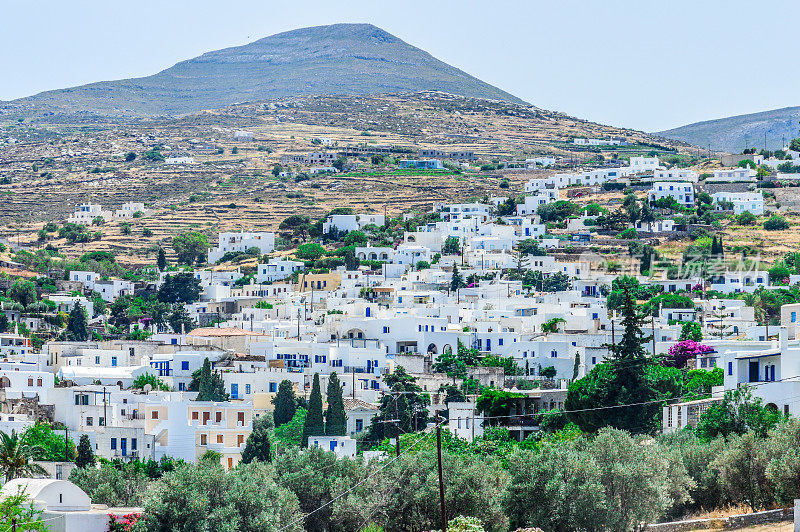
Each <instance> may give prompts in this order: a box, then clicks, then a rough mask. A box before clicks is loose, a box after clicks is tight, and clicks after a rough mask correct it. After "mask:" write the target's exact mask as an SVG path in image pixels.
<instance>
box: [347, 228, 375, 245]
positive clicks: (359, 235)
mask: <svg viewBox="0 0 800 532" xmlns="http://www.w3.org/2000/svg"><path fill="white" fill-rule="evenodd" d="M368 243H369V238H367V235H366V234H364V232H363V231H348V233H347V234H346V235H345V236H344V245H345V246H366V245H367V244H368Z"/></svg>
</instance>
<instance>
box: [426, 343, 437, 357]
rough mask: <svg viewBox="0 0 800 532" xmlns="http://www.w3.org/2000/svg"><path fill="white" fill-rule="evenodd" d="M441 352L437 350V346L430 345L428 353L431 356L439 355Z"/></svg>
mask: <svg viewBox="0 0 800 532" xmlns="http://www.w3.org/2000/svg"><path fill="white" fill-rule="evenodd" d="M438 352H439V351H438V350H437V349H436V344H430V345H429V346H428V353H429V354H431V355H435V354H437V353H438Z"/></svg>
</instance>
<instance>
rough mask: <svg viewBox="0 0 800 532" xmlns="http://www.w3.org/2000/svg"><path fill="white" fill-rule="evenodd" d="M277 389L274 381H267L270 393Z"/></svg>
mask: <svg viewBox="0 0 800 532" xmlns="http://www.w3.org/2000/svg"><path fill="white" fill-rule="evenodd" d="M277 391H278V383H276V382H271V383H269V392H270V393H275V392H277Z"/></svg>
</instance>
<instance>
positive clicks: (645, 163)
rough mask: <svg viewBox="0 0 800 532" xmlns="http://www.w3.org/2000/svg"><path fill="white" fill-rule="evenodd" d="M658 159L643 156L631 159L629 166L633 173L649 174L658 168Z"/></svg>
mask: <svg viewBox="0 0 800 532" xmlns="http://www.w3.org/2000/svg"><path fill="white" fill-rule="evenodd" d="M658 164H659V163H658V157H645V156H644V155H639V156H636V155H635V156H633V157H631V160H630V163H629V166H630V169H631V171H632V172H633V173H635V174H638V173H639V172H650V171H654V170H656V169H657V168H658Z"/></svg>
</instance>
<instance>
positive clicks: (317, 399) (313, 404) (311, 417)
mask: <svg viewBox="0 0 800 532" xmlns="http://www.w3.org/2000/svg"><path fill="white" fill-rule="evenodd" d="M323 435H325V421H324V420H323V418H322V389H321V388H320V385H319V373H315V374H314V384H313V385H312V386H311V397H309V399H308V414H306V422H305V425H303V438H302V442H301V443H302V444H303V447H308V437H309V436H323Z"/></svg>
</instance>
